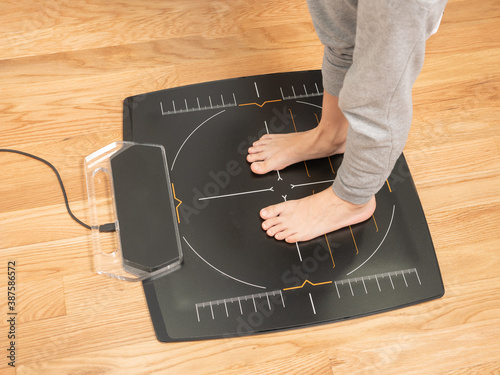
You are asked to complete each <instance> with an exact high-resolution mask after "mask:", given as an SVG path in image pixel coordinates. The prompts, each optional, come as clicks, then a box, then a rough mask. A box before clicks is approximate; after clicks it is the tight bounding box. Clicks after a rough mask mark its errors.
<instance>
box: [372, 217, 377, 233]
mask: <svg viewBox="0 0 500 375" xmlns="http://www.w3.org/2000/svg"><path fill="white" fill-rule="evenodd" d="M372 217H373V222H374V223H375V228H377V232H378V225H377V220H375V215H372Z"/></svg>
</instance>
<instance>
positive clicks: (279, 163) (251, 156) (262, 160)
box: [247, 92, 348, 174]
mask: <svg viewBox="0 0 500 375" xmlns="http://www.w3.org/2000/svg"><path fill="white" fill-rule="evenodd" d="M347 128H348V122H347V119H346V118H345V117H344V115H343V113H342V112H341V111H340V109H339V108H338V98H336V97H334V96H332V95H329V94H328V93H326V92H325V93H324V96H323V111H322V116H321V121H320V123H319V125H318V126H317V127H316V128H314V129H311V130H308V131H305V132H300V133H290V134H264V135H263V136H262V137H261V138H260V139H259V140H258V141H256V142H254V143H253V145H252V147H250V148H249V149H248V156H247V160H248V162H250V163H252V164H251V167H250V168H251V169H252V171H253V172H254V173H257V174H265V173H268V172H270V171H278V170H281V169H284V168H286V167H288V166H289V165H292V164H295V163H298V162H301V161H304V160H311V159H319V158H324V157H327V156H332V155H335V154H341V153H343V152H344V150H345V141H346V136H347Z"/></svg>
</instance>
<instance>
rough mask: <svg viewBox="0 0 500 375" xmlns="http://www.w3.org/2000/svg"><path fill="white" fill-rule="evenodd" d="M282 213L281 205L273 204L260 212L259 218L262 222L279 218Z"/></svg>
mask: <svg viewBox="0 0 500 375" xmlns="http://www.w3.org/2000/svg"><path fill="white" fill-rule="evenodd" d="M282 212H283V204H282V203H280V204H275V205H273V206H269V207H266V208H263V209H262V210H260V217H261V218H263V219H264V220H268V219H271V218H273V217H276V216H279V215H280V214H281V213H282Z"/></svg>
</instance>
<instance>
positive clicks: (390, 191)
mask: <svg viewBox="0 0 500 375" xmlns="http://www.w3.org/2000/svg"><path fill="white" fill-rule="evenodd" d="M385 182H387V187H388V188H389V193H392V189H391V185H389V180H385Z"/></svg>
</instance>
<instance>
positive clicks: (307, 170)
mask: <svg viewBox="0 0 500 375" xmlns="http://www.w3.org/2000/svg"><path fill="white" fill-rule="evenodd" d="M288 111H289V112H290V116H291V117H292V123H293V128H294V129H295V133H298V132H297V127H296V126H295V120H294V119H293V114H292V110H291V109H290V108H289V109H288ZM304 166H305V167H306V173H307V177H311V175H310V174H309V169H307V164H306V162H305V161H304Z"/></svg>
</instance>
